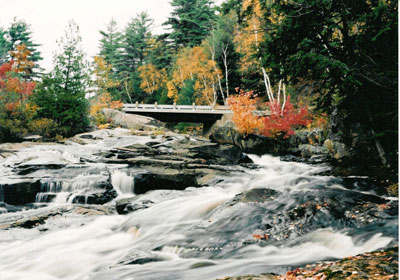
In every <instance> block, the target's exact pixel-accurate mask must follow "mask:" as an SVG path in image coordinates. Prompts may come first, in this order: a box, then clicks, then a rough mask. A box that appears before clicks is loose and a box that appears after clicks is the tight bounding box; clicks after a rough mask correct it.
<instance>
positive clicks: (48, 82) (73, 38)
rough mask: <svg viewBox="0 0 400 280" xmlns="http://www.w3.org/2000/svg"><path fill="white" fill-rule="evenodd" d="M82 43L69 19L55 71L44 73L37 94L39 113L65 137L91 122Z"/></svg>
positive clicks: (57, 55)
mask: <svg viewBox="0 0 400 280" xmlns="http://www.w3.org/2000/svg"><path fill="white" fill-rule="evenodd" d="M80 44H81V37H80V35H79V28H78V26H77V25H76V24H75V23H74V22H73V21H70V22H69V25H68V28H67V29H66V31H65V34H64V36H63V37H62V38H61V40H60V41H59V48H60V50H59V52H58V53H57V54H56V55H55V57H54V64H55V65H54V70H53V71H52V72H51V73H50V74H48V75H45V76H43V79H42V82H41V83H39V85H38V87H37V89H36V93H35V99H34V101H35V103H36V104H37V105H38V106H39V107H40V109H39V112H38V114H39V116H40V117H43V118H48V119H52V120H54V121H55V122H56V123H57V125H58V126H59V127H60V133H62V134H63V136H71V135H73V134H76V133H79V132H82V131H84V130H85V129H86V127H87V126H88V124H89V120H88V104H87V100H86V99H85V91H86V88H87V86H88V83H89V79H88V78H89V74H88V64H87V62H86V60H85V55H84V53H83V51H82V49H81V45H80Z"/></svg>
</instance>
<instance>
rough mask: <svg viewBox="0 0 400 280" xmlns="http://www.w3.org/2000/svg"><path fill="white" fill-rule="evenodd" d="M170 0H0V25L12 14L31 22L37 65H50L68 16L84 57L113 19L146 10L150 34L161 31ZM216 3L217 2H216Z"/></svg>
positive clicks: (94, 51) (95, 48)
mask: <svg viewBox="0 0 400 280" xmlns="http://www.w3.org/2000/svg"><path fill="white" fill-rule="evenodd" d="M169 2H170V0H0V11H1V15H0V26H1V27H4V28H8V27H9V26H10V23H11V22H12V21H13V18H14V17H17V18H18V19H24V20H25V21H26V22H27V23H28V24H30V25H31V30H32V31H33V39H34V42H35V43H38V44H41V46H40V48H39V50H40V51H41V53H42V57H43V58H44V61H42V63H41V66H42V67H44V68H45V69H46V70H51V68H52V58H53V53H54V51H55V50H57V44H56V40H57V39H59V38H60V37H61V36H62V35H63V34H64V30H65V28H66V26H67V23H68V21H69V20H70V19H74V20H75V22H76V23H77V24H78V25H79V28H80V32H81V36H82V40H83V47H84V50H85V52H86V53H87V54H88V58H89V59H90V60H91V57H92V56H94V55H96V54H97V53H98V46H99V39H100V34H99V30H105V27H106V24H107V23H108V22H110V20H111V18H114V19H115V20H116V21H117V23H118V26H119V27H120V28H123V27H125V26H126V24H127V23H128V21H129V20H130V19H131V18H132V17H134V16H136V14H137V13H140V12H141V11H147V12H148V13H149V15H150V17H151V18H153V19H154V23H155V28H154V30H153V33H160V32H162V27H161V24H162V23H163V22H165V21H166V19H167V18H168V16H169V14H170V12H171V11H172V8H171V6H170V4H169ZM218 2H219V1H218Z"/></svg>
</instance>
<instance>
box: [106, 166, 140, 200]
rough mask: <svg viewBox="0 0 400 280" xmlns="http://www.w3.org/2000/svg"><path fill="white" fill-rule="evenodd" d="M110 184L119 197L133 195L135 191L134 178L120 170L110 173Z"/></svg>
mask: <svg viewBox="0 0 400 280" xmlns="http://www.w3.org/2000/svg"><path fill="white" fill-rule="evenodd" d="M111 184H112V185H113V187H114V188H115V190H116V191H117V193H118V194H119V195H123V194H128V195H129V194H133V193H134V190H135V186H134V177H133V176H131V175H128V174H127V173H125V172H123V171H120V170H115V171H113V172H112V174H111Z"/></svg>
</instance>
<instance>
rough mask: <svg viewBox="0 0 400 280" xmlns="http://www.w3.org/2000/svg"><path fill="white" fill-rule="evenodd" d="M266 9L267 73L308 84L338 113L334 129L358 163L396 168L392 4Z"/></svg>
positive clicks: (276, 4) (300, 4)
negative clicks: (358, 157)
mask: <svg viewBox="0 0 400 280" xmlns="http://www.w3.org/2000/svg"><path fill="white" fill-rule="evenodd" d="M264 11H265V14H264V19H265V20H266V22H267V28H268V30H269V32H268V34H267V36H265V37H264V43H263V45H262V46H261V48H260V56H262V57H263V64H264V66H266V67H269V68H270V71H271V73H270V74H271V76H272V77H273V79H274V78H275V79H276V78H277V77H282V76H283V77H285V78H286V79H287V80H288V81H289V82H290V83H291V84H295V83H297V82H299V81H300V80H302V81H309V83H310V84H311V83H312V85H313V87H314V88H315V87H316V88H317V89H318V95H316V98H317V102H318V105H319V107H320V108H323V109H325V110H326V111H328V112H335V115H336V116H337V118H340V123H341V127H340V131H338V130H337V129H338V128H337V126H332V132H333V133H337V135H342V136H341V138H342V139H340V140H341V141H342V142H344V143H347V144H349V145H351V146H352V149H353V151H356V153H357V155H359V156H361V157H362V158H363V159H364V160H359V159H358V160H359V162H358V163H359V164H361V163H362V162H364V163H367V164H368V165H372V164H373V163H374V162H375V163H376V161H377V159H378V160H380V161H381V163H382V164H383V165H386V166H389V165H391V166H392V167H395V166H396V165H397V164H398V155H397V150H398V142H397V141H398V138H397V130H398V117H397V115H398V113H397V110H398V90H397V89H398V33H397V30H398V18H397V16H398V15H397V13H398V2H397V1H333V0H329V1H325V0H317V1H306V0H303V1H295V2H293V1H283V2H282V1H272V2H271V3H270V6H269V7H268V9H265V10H264ZM353 135H358V136H357V139H355V138H354V137H353ZM361 139H362V141H361ZM354 141H356V142H358V143H355V142H354ZM371 151H376V153H375V154H374V153H372V152H371ZM367 157H371V158H370V159H366V158H367ZM395 170H397V168H396V167H395ZM396 172H397V171H396Z"/></svg>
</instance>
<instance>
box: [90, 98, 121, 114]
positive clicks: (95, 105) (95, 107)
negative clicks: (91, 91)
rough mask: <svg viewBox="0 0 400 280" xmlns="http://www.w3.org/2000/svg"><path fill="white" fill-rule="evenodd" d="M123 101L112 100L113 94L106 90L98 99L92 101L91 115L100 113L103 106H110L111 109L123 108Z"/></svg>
mask: <svg viewBox="0 0 400 280" xmlns="http://www.w3.org/2000/svg"><path fill="white" fill-rule="evenodd" d="M122 106H123V103H122V102H121V101H119V100H118V101H112V100H111V95H110V94H109V93H108V92H106V93H103V94H101V95H100V96H99V97H97V99H96V100H95V101H94V102H92V105H91V106H90V115H91V116H96V114H98V113H100V112H101V110H102V109H103V108H110V109H119V108H122Z"/></svg>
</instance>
